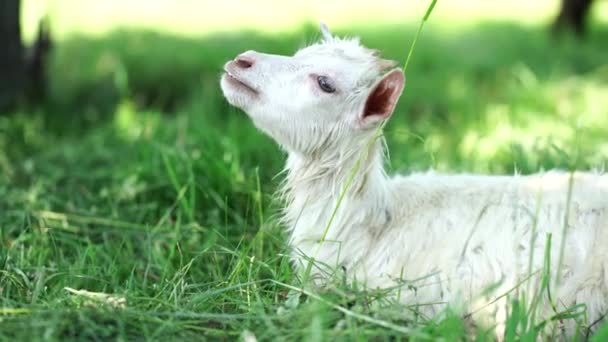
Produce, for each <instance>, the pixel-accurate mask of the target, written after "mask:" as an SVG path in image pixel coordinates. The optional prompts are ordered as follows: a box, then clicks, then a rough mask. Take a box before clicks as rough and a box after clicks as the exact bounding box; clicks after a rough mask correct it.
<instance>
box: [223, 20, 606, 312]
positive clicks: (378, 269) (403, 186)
mask: <svg viewBox="0 0 608 342" xmlns="http://www.w3.org/2000/svg"><path fill="white" fill-rule="evenodd" d="M322 31H323V37H324V39H323V41H322V42H320V43H318V44H315V45H312V46H308V47H306V48H304V49H302V50H300V51H298V52H297V53H296V54H295V55H294V56H292V57H287V56H278V55H270V54H262V53H258V52H254V51H247V52H245V53H243V54H241V55H239V56H237V57H236V58H235V59H234V60H232V61H229V62H227V63H226V65H225V71H226V73H225V74H224V75H223V77H222V79H221V87H222V90H223V92H224V95H225V97H226V99H227V100H228V102H229V103H231V104H232V105H234V106H236V107H239V108H241V109H242V110H243V111H245V112H246V113H247V114H248V115H249V116H250V117H251V119H252V120H253V122H254V124H255V125H256V126H257V127H258V128H259V129H260V130H262V131H264V132H265V133H267V134H268V135H270V136H271V137H272V138H274V139H275V140H276V141H277V142H278V143H279V144H280V145H281V146H282V147H283V148H284V149H285V150H286V151H287V152H288V160H287V166H286V171H287V179H286V181H285V183H284V188H283V192H282V193H283V194H284V196H285V198H286V200H287V206H286V208H285V211H284V222H285V224H286V226H287V228H288V230H289V233H290V238H289V244H290V246H291V247H292V250H293V253H292V257H293V260H294V263H295V265H296V267H298V268H299V269H300V270H302V271H303V270H305V269H306V266H307V263H308V261H307V259H306V258H303V256H306V257H308V258H314V259H315V260H316V263H317V264H316V266H315V267H314V268H313V273H315V274H316V275H323V274H327V270H326V269H325V267H324V266H327V267H328V268H329V269H332V268H333V269H344V270H346V273H347V275H349V278H350V279H356V280H357V281H359V282H362V283H364V284H365V285H366V286H367V287H368V288H389V287H393V286H399V284H401V283H402V281H401V279H404V280H413V279H423V280H419V281H418V282H414V283H413V284H412V285H413V286H414V287H415V288H416V291H406V290H403V291H402V293H401V297H400V298H401V300H402V301H403V302H405V303H408V304H411V303H421V304H424V303H452V304H454V305H457V306H460V305H464V307H462V306H460V307H461V308H463V309H464V310H470V311H475V310H477V309H479V308H482V307H483V308H487V309H490V310H495V309H496V311H492V314H493V315H497V317H495V318H496V319H499V320H500V319H501V317H500V315H502V316H503V317H502V318H503V319H504V311H501V310H503V309H504V306H503V309H501V307H499V306H498V305H492V306H488V305H486V304H487V303H489V302H490V301H491V300H492V298H496V297H495V296H494V297H487V296H486V295H485V294H483V293H484V289H486V288H487V287H488V286H490V285H495V284H497V283H498V284H500V285H499V288H498V289H497V291H496V294H501V293H504V292H506V291H507V290H509V289H513V288H518V285H522V284H523V285H522V288H525V287H526V286H528V289H538V286H539V282H538V279H539V273H540V272H538V271H539V270H541V269H542V268H543V262H544V261H545V257H544V253H545V249H546V246H547V239H546V236H547V234H548V233H551V234H552V236H553V243H552V245H551V248H550V256H551V258H550V262H551V272H552V279H554V284H555V286H557V287H556V288H552V291H553V293H554V298H556V303H557V304H556V305H557V307H558V309H564V308H565V307H569V306H571V305H574V304H576V303H585V304H586V305H587V310H588V311H587V315H588V316H587V317H588V322H587V324H591V323H592V322H595V321H596V320H601V318H602V317H603V314H604V313H605V312H606V309H607V308H608V288H607V286H608V176H607V175H602V174H591V173H576V174H574V175H571V174H569V173H562V172H548V173H544V174H537V175H532V176H518V175H516V176H476V175H454V176H448V175H439V174H435V173H432V172H429V173H424V174H414V175H410V176H407V177H402V176H396V177H392V178H390V177H388V176H387V175H386V174H385V172H384V168H383V161H384V154H383V152H384V144H383V141H382V139H376V140H375V141H374V139H375V138H376V135H377V133H378V132H379V129H380V128H379V125H381V123H382V122H383V121H385V120H386V119H388V118H389V117H390V115H391V114H392V112H393V110H394V108H395V105H396V103H397V100H398V99H399V96H400V95H401V92H402V90H403V87H404V83H405V78H404V75H403V73H402V71H401V70H400V69H392V70H390V71H388V72H386V70H388V69H390V68H391V67H393V66H395V64H396V63H394V62H391V61H387V60H383V59H380V58H379V57H378V54H377V52H376V51H373V50H369V49H367V48H365V47H363V46H361V45H360V44H359V42H358V40H356V39H338V38H334V37H332V36H331V34H330V33H329V32H328V31H327V29H326V28H325V27H322ZM357 166H358V170H357V172H355V173H353V169H354V168H355V167H357ZM351 177H352V178H351ZM570 182H572V186H569V185H570ZM347 184H350V186H349V187H348V188H347V190H346V191H345V192H344V197H343V198H342V202H341V204H340V206H339V207H338V208H337V211H336V213H335V215H334V214H333V211H334V209H335V208H336V205H337V204H338V202H339V201H340V196H341V193H342V191H343V189H345V185H347ZM569 190H571V193H570V195H569ZM332 217H333V220H332V221H331V225H328V222H329V221H330V218H332ZM564 227H565V229H564ZM564 233H565V234H564ZM562 244H563V247H562ZM560 262H561V266H558V263H560ZM323 265H324V266H323ZM530 275H531V276H530ZM526 281H529V282H530V283H529V284H528V283H527V282H526ZM501 291H502V292H501ZM527 295H528V297H531V296H530V294H529V293H527ZM444 306H445V305H442V304H435V305H428V306H424V308H425V310H426V312H427V313H429V314H434V313H437V312H439V310H441V309H442V308H443V307H444ZM545 313H547V314H550V312H549V311H545Z"/></svg>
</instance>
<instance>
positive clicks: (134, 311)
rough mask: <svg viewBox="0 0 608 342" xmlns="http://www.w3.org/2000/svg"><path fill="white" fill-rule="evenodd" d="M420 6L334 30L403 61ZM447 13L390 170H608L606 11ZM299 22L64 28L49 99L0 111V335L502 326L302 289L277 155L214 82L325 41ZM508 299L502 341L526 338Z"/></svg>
mask: <svg viewBox="0 0 608 342" xmlns="http://www.w3.org/2000/svg"><path fill="white" fill-rule="evenodd" d="M441 6H442V3H441V1H440V2H439V3H438V5H437V10H438V11H440V10H441ZM422 7H424V6H422ZM598 8H600V7H598ZM605 8H606V6H605V5H602V7H601V9H604V10H605ZM56 10H57V11H59V10H58V9H56ZM423 12H424V8H423V10H422V11H420V12H418V13H420V15H413V14H411V15H409V16H411V18H410V19H407V20H403V22H398V21H396V20H394V21H389V22H384V23H374V24H371V23H367V24H357V22H356V21H351V22H350V23H349V24H341V25H340V26H339V27H338V28H337V29H336V30H335V31H336V32H337V33H338V34H344V35H358V36H361V39H362V41H363V43H364V44H365V45H367V46H369V47H373V48H376V49H380V50H382V51H383V55H384V56H385V57H387V58H392V59H396V60H399V61H404V60H405V57H406V55H407V52H408V48H409V45H410V43H411V41H412V39H413V37H414V34H415V32H416V29H417V25H418V21H417V20H418V19H417V18H419V17H420V16H421V15H422V13H423ZM439 13H440V14H441V13H443V12H439ZM207 15H208V16H209V17H211V15H209V14H207ZM447 17H449V13H448V14H445V13H444V14H441V15H439V16H438V17H437V18H435V17H431V20H430V21H429V23H428V24H427V26H426V27H425V29H424V31H423V33H422V35H421V36H420V39H419V40H418V43H417V46H416V51H415V52H414V55H413V57H412V61H411V63H410V65H409V66H408V72H407V85H406V89H405V92H404V95H403V96H402V98H401V101H400V103H399V105H398V107H397V110H396V112H395V114H394V115H393V117H392V119H391V122H390V123H389V124H388V125H387V129H386V132H385V135H386V137H387V140H388V145H389V148H390V156H391V160H390V163H389V164H388V165H387V167H388V168H389V170H391V172H401V173H409V172H414V171H423V170H427V169H429V168H433V169H437V170H440V171H446V172H479V173H488V174H489V173H492V174H512V173H514V172H519V173H524V174H527V173H532V172H536V171H539V170H546V169H550V168H561V169H567V170H570V169H574V168H576V169H590V168H599V169H602V168H605V166H606V165H607V163H608V25H607V21H606V20H604V19H602V18H605V17H606V15H605V11H604V12H602V13H601V14H597V15H595V17H594V20H592V22H591V27H590V31H589V35H588V36H587V38H586V39H585V40H583V41H578V40H576V39H574V38H573V37H570V36H567V35H566V36H564V37H561V38H560V39H555V38H554V37H552V36H551V35H550V34H549V31H548V29H547V23H548V22H547V20H536V21H534V20H532V19H530V18H529V17H526V18H524V19H522V20H519V19H518V18H517V16H515V15H514V16H512V17H511V18H490V19H484V16H483V13H481V14H479V13H477V14H476V15H475V17H474V19H473V20H471V21H466V20H464V19H462V18H460V19H459V20H454V21H453V22H452V21H449V20H447V19H445V18H447ZM548 18H549V17H548ZM283 20H285V19H283ZM175 21H176V22H179V19H178V18H176V19H175ZM465 21H466V24H465ZM344 22H346V20H344ZM329 24H330V26H331V22H329ZM83 25H85V24H83ZM175 26H178V25H177V24H175ZM292 26H293V27H292V28H291V29H289V30H285V32H276V31H277V30H275V31H264V30H256V29H254V28H252V27H244V28H239V29H235V30H230V31H228V30H224V29H223V28H222V30H219V31H218V32H211V31H209V32H206V33H205V34H203V35H200V36H197V35H196V34H192V33H189V34H184V33H183V32H182V33H180V32H172V31H170V30H168V31H167V32H163V31H162V30H152V29H149V28H147V27H143V28H142V27H140V28H137V27H129V28H123V29H120V28H117V29H112V30H108V31H107V32H106V31H103V33H100V34H88V33H86V32H84V31H86V30H83V32H84V33H77V32H69V33H65V32H59V34H60V39H59V40H58V41H57V44H56V46H55V49H54V51H53V53H52V56H51V60H50V72H49V87H48V89H49V97H48V101H47V103H45V104H44V105H42V106H37V107H31V106H22V107H21V108H20V109H19V110H17V111H15V112H14V113H7V114H4V115H0V340H1V341H37V340H44V341H65V340H118V341H126V340H191V341H192V340H235V339H239V338H240V339H244V340H247V341H251V340H252V338H253V336H255V338H257V340H259V341H262V340H263V341H275V340H278V341H281V340H285V341H291V340H307V341H321V340H330V341H333V340H348V341H350V340H378V341H384V340H410V339H411V340H434V339H440V338H442V339H444V340H448V341H451V340H465V339H479V340H489V339H491V332H492V327H478V328H477V329H471V328H470V326H469V325H468V324H467V322H465V321H463V320H461V319H460V318H459V317H458V316H456V315H448V318H447V319H445V320H442V321H433V320H429V319H424V318H420V319H417V320H405V319H404V318H403V311H404V310H413V308H411V307H403V306H400V305H397V304H395V303H393V302H392V301H391V300H390V299H388V297H386V296H385V295H384V294H383V293H382V292H376V291H364V290H362V289H360V288H357V287H356V286H348V285H345V284H341V283H340V282H337V283H336V284H334V285H332V286H329V287H328V288H324V289H316V290H315V289H310V288H306V290H305V291H304V292H302V291H300V290H299V289H300V288H301V287H302V286H303V284H302V283H301V282H300V281H299V279H298V277H297V275H296V274H294V273H293V272H292V269H291V267H290V265H289V261H288V258H287V257H286V255H287V254H288V253H289V250H288V249H287V246H286V245H285V234H284V233H283V229H282V227H281V226H280V225H279V224H278V223H277V213H278V208H279V207H280V206H281V203H280V202H278V201H277V200H276V199H275V198H274V196H273V193H274V191H275V190H276V188H277V185H278V184H279V182H280V181H281V179H282V178H281V177H282V176H281V175H278V176H277V174H278V173H279V172H280V171H281V169H282V166H283V162H284V160H285V155H284V154H283V153H282V152H281V151H280V150H279V149H278V148H277V147H276V146H275V144H274V143H273V142H272V141H271V140H270V139H269V138H267V137H266V136H264V135H262V134H261V133H259V132H258V131H256V129H255V128H254V127H253V125H251V123H250V122H249V120H248V119H247V118H246V116H245V115H244V114H243V113H242V112H240V111H238V110H236V109H234V108H231V107H229V106H228V104H227V103H226V102H225V100H224V99H223V97H222V95H221V91H220V89H219V75H220V72H221V69H222V65H223V64H224V62H225V61H226V60H228V59H230V58H232V57H234V56H235V55H236V54H238V53H240V52H242V51H245V50H248V49H254V50H258V51H264V52H271V53H278V54H291V53H293V52H294V51H295V50H296V49H297V48H299V47H302V46H304V45H306V44H307V43H309V42H311V41H314V40H315V39H316V38H318V36H319V34H318V32H317V27H316V24H314V23H312V21H308V22H299V23H297V24H295V26H294V24H293V23H292ZM25 31H26V32H27V31H28V30H25ZM30 31H31V30H30ZM278 31H280V30H278ZM66 32H67V29H66ZM431 252H432V251H431ZM87 291H88V292H87ZM513 303H515V304H514V305H513V311H512V313H511V314H512V315H511V319H510V321H509V326H508V328H509V329H508V331H509V334H508V336H507V337H508V340H516V339H519V338H521V339H524V340H525V339H528V340H533V337H534V335H535V334H536V333H538V331H537V330H535V329H534V327H529V326H528V327H527V328H526V329H523V330H524V331H525V332H526V333H527V335H526V334H524V335H519V336H516V334H515V327H517V326H518V325H520V327H525V326H526V324H528V323H526V317H527V312H526V310H525V308H523V309H522V308H520V307H518V306H517V304H516V303H517V302H516V301H514V302H513ZM544 319H546V323H547V324H548V325H551V324H553V323H554V321H555V320H554V319H552V318H551V317H544V318H539V320H538V322H541V323H542V322H543V320H544ZM538 322H537V323H538ZM606 338H608V326H606V327H604V328H601V329H600V331H599V333H598V335H597V336H596V337H595V340H597V341H604V340H606Z"/></svg>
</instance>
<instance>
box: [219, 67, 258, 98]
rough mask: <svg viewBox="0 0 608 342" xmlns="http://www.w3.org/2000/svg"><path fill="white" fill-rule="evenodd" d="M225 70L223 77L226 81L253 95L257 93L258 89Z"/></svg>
mask: <svg viewBox="0 0 608 342" xmlns="http://www.w3.org/2000/svg"><path fill="white" fill-rule="evenodd" d="M225 71H226V72H225V73H224V78H225V79H226V81H227V82H228V83H230V84H231V85H232V86H234V87H237V88H239V89H244V90H246V91H248V92H250V93H252V94H254V95H257V94H258V91H257V90H255V89H254V88H253V87H252V86H250V85H249V84H247V83H245V82H243V81H242V80H241V79H240V78H238V77H237V76H235V75H234V74H232V73H231V72H230V71H228V70H225Z"/></svg>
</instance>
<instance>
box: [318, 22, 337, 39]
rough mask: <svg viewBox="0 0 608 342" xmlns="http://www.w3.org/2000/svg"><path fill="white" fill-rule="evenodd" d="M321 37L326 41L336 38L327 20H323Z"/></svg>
mask: <svg viewBox="0 0 608 342" xmlns="http://www.w3.org/2000/svg"><path fill="white" fill-rule="evenodd" d="M320 25H321V37H323V40H324V41H326V42H330V41H332V40H333V39H334V37H333V36H332V34H331V32H330V31H329V27H327V24H326V23H325V22H323V21H322V22H321V23H320Z"/></svg>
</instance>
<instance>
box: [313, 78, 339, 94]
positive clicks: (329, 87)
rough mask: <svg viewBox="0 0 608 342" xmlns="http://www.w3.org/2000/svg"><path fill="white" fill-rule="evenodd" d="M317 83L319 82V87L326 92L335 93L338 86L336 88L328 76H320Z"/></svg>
mask: <svg viewBox="0 0 608 342" xmlns="http://www.w3.org/2000/svg"><path fill="white" fill-rule="evenodd" d="M317 83H319V88H321V90H323V91H324V92H326V93H333V92H334V91H336V88H334V86H333V84H331V81H330V80H329V78H328V77H327V76H318V77H317Z"/></svg>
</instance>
